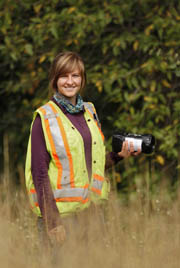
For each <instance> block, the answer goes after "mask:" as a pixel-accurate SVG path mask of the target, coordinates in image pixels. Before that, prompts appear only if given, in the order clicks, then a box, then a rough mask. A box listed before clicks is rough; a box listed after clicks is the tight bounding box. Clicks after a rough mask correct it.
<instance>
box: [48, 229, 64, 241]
mask: <svg viewBox="0 0 180 268" xmlns="http://www.w3.org/2000/svg"><path fill="white" fill-rule="evenodd" d="M48 235H49V238H50V240H51V242H52V243H58V244H60V245H62V244H63V243H64V241H65V239H66V230H65V228H64V226H63V225H59V226H57V227H55V228H53V229H52V230H50V231H49V232H48Z"/></svg>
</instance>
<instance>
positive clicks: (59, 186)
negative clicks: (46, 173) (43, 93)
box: [39, 108, 62, 189]
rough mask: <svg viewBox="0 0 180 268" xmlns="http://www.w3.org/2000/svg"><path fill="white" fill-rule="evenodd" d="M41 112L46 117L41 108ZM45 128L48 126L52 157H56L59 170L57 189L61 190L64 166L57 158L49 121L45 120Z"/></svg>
mask: <svg viewBox="0 0 180 268" xmlns="http://www.w3.org/2000/svg"><path fill="white" fill-rule="evenodd" d="M39 110H40V111H41V112H42V113H43V115H44V116H45V115H46V111H45V110H44V109H43V108H40V109H39ZM45 126H46V131H47V135H48V139H49V142H50V146H51V150H52V155H53V157H54V160H55V163H56V166H57V168H58V177H57V188H58V189H61V188H62V186H61V177H62V165H61V162H60V159H59V157H58V156H57V152H56V148H55V145H54V141H53V138H52V135H51V130H50V126H49V120H48V119H45Z"/></svg>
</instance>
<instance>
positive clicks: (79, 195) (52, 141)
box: [25, 101, 109, 216]
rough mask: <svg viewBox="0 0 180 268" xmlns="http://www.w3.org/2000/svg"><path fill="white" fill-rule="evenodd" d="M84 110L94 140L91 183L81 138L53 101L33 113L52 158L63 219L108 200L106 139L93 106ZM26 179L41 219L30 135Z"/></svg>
mask: <svg viewBox="0 0 180 268" xmlns="http://www.w3.org/2000/svg"><path fill="white" fill-rule="evenodd" d="M84 107H85V112H84V117H85V120H86V122H87V125H88V127H89V129H90V132H91V137H92V177H91V179H90V180H89V178H88V171H87V167H86V160H85V152H84V142H83V139H82V136H81V134H80V133H79V131H78V130H77V129H76V128H75V127H74V125H73V124H72V123H71V121H70V120H69V119H68V118H67V117H66V115H65V114H64V113H63V112H62V111H61V109H60V108H59V107H58V106H57V105H56V104H55V103H54V102H53V101H49V102H48V103H46V104H45V105H43V106H42V107H40V108H39V109H37V110H36V111H35V113H34V118H33V122H34V119H35V118H36V116H37V114H39V115H40V117H41V122H42V128H43V132H44V136H45V142H46V148H47V151H48V152H49V154H50V156H51V158H50V159H51V160H50V163H49V169H48V175H49V179H50V183H51V187H52V190H53V194H54V199H55V200H56V205H57V208H58V210H59V212H60V213H61V215H62V216H63V215H67V214H70V213H73V212H76V211H79V210H83V209H85V208H87V207H89V206H90V204H91V202H93V203H102V202H103V200H107V199H108V192H109V182H108V181H107V180H106V179H105V178H104V165H105V146H104V136H103V134H102V132H101V129H100V127H99V126H98V120H97V115H96V112H95V108H94V105H93V104H92V103H89V102H88V103H86V102H85V103H84ZM33 122H32V124H33ZM31 128H32V125H31ZM25 175H26V187H27V191H28V195H29V199H30V204H31V207H32V210H33V211H34V212H35V213H36V214H37V215H38V216H41V212H40V209H39V205H38V200H37V195H36V190H35V187H34V184H33V180H32V174H31V135H30V138H29V143H28V150H27V158H26V170H25Z"/></svg>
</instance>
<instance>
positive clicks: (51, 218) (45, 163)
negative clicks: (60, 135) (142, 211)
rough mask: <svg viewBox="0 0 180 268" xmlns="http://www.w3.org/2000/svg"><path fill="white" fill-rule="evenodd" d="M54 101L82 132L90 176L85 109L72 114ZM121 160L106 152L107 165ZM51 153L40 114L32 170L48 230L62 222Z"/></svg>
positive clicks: (34, 130) (35, 128) (33, 142)
mask: <svg viewBox="0 0 180 268" xmlns="http://www.w3.org/2000/svg"><path fill="white" fill-rule="evenodd" d="M53 101H54V102H55V103H56V104H57V105H58V106H59V108H60V109H61V110H62V111H63V113H64V114H65V115H66V116H67V117H68V119H69V120H70V121H71V123H72V124H73V125H74V126H75V127H76V129H77V130H78V131H79V132H80V134H81V136H82V138H83V141H84V148H85V159H86V166H87V170H88V175H89V178H91V172H92V150H91V149H92V148H91V147H92V139H91V133H90V130H89V128H88V125H87V123H86V120H85V118H84V111H82V112H79V113H77V114H70V113H68V112H67V111H66V109H65V108H64V107H62V106H61V105H59V104H58V103H57V102H56V101H55V100H54V99H53ZM119 160H121V158H120V157H118V156H117V154H115V153H113V152H111V153H108V154H106V166H105V168H106V169H107V168H109V167H111V166H112V165H113V164H115V163H117V162H118V161H119ZM49 162H50V155H49V153H48V151H47V149H46V143H45V138H44V133H43V129H42V124H41V118H40V116H39V115H38V116H37V117H36V119H35V121H34V123H33V126H32V134H31V171H32V178H33V182H34V185H35V189H36V192H37V198H38V203H39V207H40V210H41V214H42V217H43V219H44V221H45V223H46V225H47V228H48V230H51V229H52V228H54V227H56V226H57V225H59V224H60V222H61V219H60V214H59V211H58V209H57V206H56V202H55V200H54V196H53V192H52V189H51V185H50V180H49V177H48V168H49Z"/></svg>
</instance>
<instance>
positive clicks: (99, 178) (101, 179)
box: [93, 174, 104, 181]
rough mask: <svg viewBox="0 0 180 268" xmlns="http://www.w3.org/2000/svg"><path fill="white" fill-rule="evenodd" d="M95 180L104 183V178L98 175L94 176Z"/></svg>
mask: <svg viewBox="0 0 180 268" xmlns="http://www.w3.org/2000/svg"><path fill="white" fill-rule="evenodd" d="M93 178H94V179H96V180H98V181H104V177H102V176H100V175H98V174H94V175H93Z"/></svg>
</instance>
